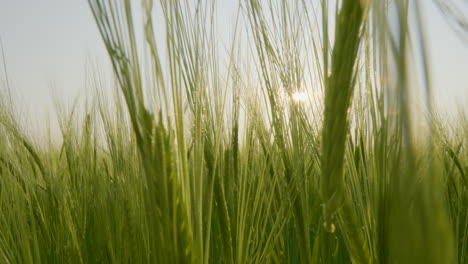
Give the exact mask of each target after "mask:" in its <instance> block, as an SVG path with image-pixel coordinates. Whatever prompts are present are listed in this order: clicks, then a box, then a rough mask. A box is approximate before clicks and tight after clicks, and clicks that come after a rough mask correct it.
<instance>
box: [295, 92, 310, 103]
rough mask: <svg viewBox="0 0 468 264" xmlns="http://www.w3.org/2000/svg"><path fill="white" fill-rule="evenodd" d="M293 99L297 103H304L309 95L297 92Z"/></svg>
mask: <svg viewBox="0 0 468 264" xmlns="http://www.w3.org/2000/svg"><path fill="white" fill-rule="evenodd" d="M292 99H293V100H294V101H296V102H299V103H302V102H305V100H306V99H307V95H306V93H304V92H296V93H293V94H292Z"/></svg>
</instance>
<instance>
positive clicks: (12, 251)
mask: <svg viewBox="0 0 468 264" xmlns="http://www.w3.org/2000/svg"><path fill="white" fill-rule="evenodd" d="M433 1H436V2H437V5H438V6H439V7H440V9H441V11H442V12H443V13H444V15H445V18H446V19H447V22H448V23H450V24H451V25H452V26H453V27H454V28H455V29H456V30H457V32H458V34H460V35H461V36H462V37H463V36H465V37H466V36H468V35H467V33H468V28H467V27H466V25H468V19H467V17H466V15H464V14H460V13H457V12H456V9H455V8H453V6H451V5H450V4H451V1H442V0H440V1H437V0H433ZM420 2H422V1H409V0H395V1H385V0H382V1H377V0H375V1H371V0H361V1H357V0H341V1H326V0H321V1H306V0H291V1H289V0H288V1H286V0H265V1H261V0H241V1H239V4H238V9H237V10H234V13H235V14H236V16H235V17H234V18H235V19H233V20H232V21H231V23H232V28H233V29H234V30H233V31H232V32H228V33H226V34H227V35H228V36H229V38H228V39H229V41H221V40H220V36H219V25H218V24H217V23H216V21H217V20H216V14H217V4H218V1H216V0H198V1H188V0H180V1H176V0H160V1H152V0H143V1H131V0H89V1H88V5H89V10H90V12H91V13H92V15H93V17H94V19H95V24H96V27H97V28H98V29H99V32H100V35H101V37H102V41H103V43H104V44H105V48H106V51H107V53H108V57H109V61H110V65H111V67H112V71H113V79H112V86H113V91H114V93H113V94H111V95H109V94H106V93H103V92H102V89H101V88H102V82H101V81H100V80H101V79H100V76H99V73H98V71H96V72H94V73H93V74H92V76H91V77H92V78H91V80H92V83H93V87H94V91H95V94H94V95H93V96H90V97H87V98H85V100H84V101H85V102H86V103H85V104H82V106H80V107H78V106H77V107H72V108H71V109H65V108H62V107H60V104H58V106H57V112H58V117H59V118H58V122H59V125H60V126H59V127H60V132H61V133H60V140H55V141H54V139H49V140H48V141H44V142H42V144H38V143H37V142H35V141H33V140H32V139H31V138H32V136H33V135H31V134H30V133H29V132H27V130H25V129H24V127H23V125H22V124H21V122H19V118H18V111H17V109H18V107H17V106H16V104H15V103H14V102H13V100H9V99H8V96H7V95H8V92H5V93H3V94H2V97H1V99H0V263H6V264H10V263H11V264H13V263H20V264H22V263H183V264H185V263H187V264H189V263H195V264H198V263H200V264H201V263H239V264H244V263H255V264H257V263H318V264H320V263H321V264H331V263H337V264H338V263H353V264H455V263H458V264H468V145H467V140H466V139H467V137H468V115H466V114H463V111H460V114H458V115H456V117H455V118H452V119H449V118H446V116H445V115H444V114H443V113H442V112H441V111H440V108H438V107H436V103H435V98H434V93H433V89H432V79H431V77H432V76H431V70H430V69H431V66H432V63H431V57H430V55H429V54H428V53H427V52H426V51H427V45H428V42H427V40H426V35H425V32H427V30H425V23H424V22H423V18H424V17H423V15H422V14H421V13H420V12H419V10H420V9H419V7H418V5H419V4H418V3H420ZM136 14H137V15H136ZM467 43H468V42H467ZM57 142H59V143H57Z"/></svg>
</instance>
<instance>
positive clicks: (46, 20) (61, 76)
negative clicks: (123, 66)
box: [0, 0, 468, 122]
mask: <svg viewBox="0 0 468 264" xmlns="http://www.w3.org/2000/svg"><path fill="white" fill-rule="evenodd" d="M136 2H139V1H136ZM232 2H233V0H219V3H218V5H219V6H220V7H221V9H228V8H229V6H230V5H231V6H232ZM421 2H423V3H424V4H423V13H424V19H425V27H426V29H427V30H428V32H427V33H428V36H429V43H428V45H429V52H430V55H431V56H430V59H431V63H432V72H431V77H432V78H433V83H434V89H435V91H434V95H435V97H436V101H437V102H439V103H440V104H442V105H443V106H444V107H445V108H446V109H448V110H449V111H453V109H455V106H456V105H462V104H463V103H464V102H468V71H467V70H468V43H467V42H466V41H463V40H461V39H460V38H459V37H457V35H456V34H455V33H454V31H453V30H452V29H451V28H450V27H449V26H448V24H447V23H446V21H445V20H444V19H443V17H442V16H441V14H440V13H439V11H438V10H437V9H436V8H435V6H434V5H433V4H431V2H432V1H421ZM462 5H463V4H462ZM467 5H468V4H464V7H467ZM221 27H222V25H221ZM0 38H1V41H2V43H3V49H4V53H5V61H6V69H4V67H3V65H1V66H0V82H1V83H2V84H3V85H5V81H6V78H5V76H6V75H5V70H6V72H7V73H8V80H9V84H10V87H11V89H12V90H13V91H14V93H15V94H16V95H18V97H19V98H20V101H21V102H22V103H23V104H24V106H26V107H27V109H28V110H29V111H30V112H31V113H32V114H33V118H35V119H37V120H39V122H41V119H42V118H43V117H44V114H45V113H47V112H48V111H50V110H52V109H53V95H52V94H53V93H52V91H54V93H55V94H57V95H58V96H59V97H60V98H63V99H64V100H71V99H73V98H75V97H76V96H77V95H80V94H81V95H82V94H83V93H84V92H83V89H84V85H85V78H84V76H85V69H86V67H85V66H86V63H87V62H89V61H97V62H98V65H107V64H106V63H105V62H107V56H106V52H105V49H104V45H103V43H102V41H101V39H100V36H99V32H98V30H97V27H96V25H95V23H94V20H93V17H92V15H91V12H90V10H89V8H88V6H87V1H86V0H0ZM0 59H1V55H0ZM101 62H102V63H101ZM102 67H105V66H102ZM106 69H107V68H106Z"/></svg>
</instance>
